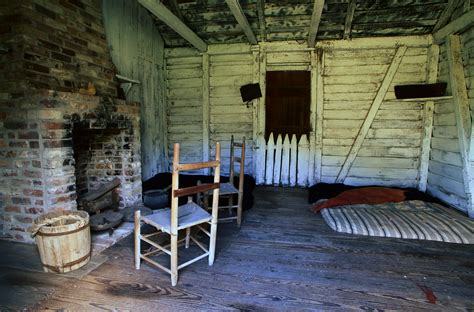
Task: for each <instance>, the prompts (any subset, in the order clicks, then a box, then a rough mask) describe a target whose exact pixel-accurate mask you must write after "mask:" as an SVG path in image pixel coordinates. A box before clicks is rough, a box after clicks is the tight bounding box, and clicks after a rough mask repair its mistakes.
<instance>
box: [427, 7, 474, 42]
mask: <svg viewBox="0 0 474 312" xmlns="http://www.w3.org/2000/svg"><path fill="white" fill-rule="evenodd" d="M472 25H474V10H470V11H469V12H467V13H464V15H461V17H459V18H457V19H455V20H454V21H452V22H451V23H449V24H448V25H446V26H444V27H443V28H441V29H440V30H438V31H437V32H435V33H434V34H433V41H434V43H436V44H441V43H442V42H443V41H445V39H446V37H447V36H448V35H451V34H456V33H461V32H463V31H464V30H466V29H468V28H469V27H471V26H472Z"/></svg>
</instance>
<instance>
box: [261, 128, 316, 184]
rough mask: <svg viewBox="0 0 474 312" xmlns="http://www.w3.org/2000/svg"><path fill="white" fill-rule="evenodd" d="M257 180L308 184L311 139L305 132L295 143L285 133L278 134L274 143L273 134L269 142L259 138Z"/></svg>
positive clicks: (263, 182) (293, 139)
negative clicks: (283, 134) (282, 135)
mask: <svg viewBox="0 0 474 312" xmlns="http://www.w3.org/2000/svg"><path fill="white" fill-rule="evenodd" d="M257 145H258V156H257V168H256V169H257V172H256V180H257V184H260V185H262V184H263V185H283V186H307V185H308V179H309V176H308V174H309V170H308V168H309V160H310V141H309V140H308V138H307V136H306V135H305V134H304V135H302V136H301V138H300V141H299V142H297V139H296V135H294V134H293V135H292V137H291V140H290V138H289V136H288V135H285V138H284V139H282V137H281V135H278V137H277V139H276V143H275V140H274V137H273V133H271V134H270V136H269V138H268V141H267V142H265V139H264V138H263V137H260V138H258V141H257Z"/></svg>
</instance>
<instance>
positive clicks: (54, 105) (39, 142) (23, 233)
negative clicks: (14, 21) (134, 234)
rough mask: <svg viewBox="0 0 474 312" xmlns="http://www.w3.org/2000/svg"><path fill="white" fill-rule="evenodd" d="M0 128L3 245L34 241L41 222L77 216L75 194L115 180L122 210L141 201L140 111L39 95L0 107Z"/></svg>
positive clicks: (106, 101)
mask: <svg viewBox="0 0 474 312" xmlns="http://www.w3.org/2000/svg"><path fill="white" fill-rule="evenodd" d="M0 121H1V123H0V132H2V133H4V135H3V137H1V138H0V170H1V171H0V172H1V173H0V175H1V182H0V189H1V190H2V192H3V194H1V200H0V209H1V211H3V214H2V216H1V218H2V222H1V228H0V232H1V236H2V237H3V238H6V239H13V240H19V241H31V238H30V237H29V234H28V232H27V228H28V227H29V226H30V225H31V222H32V221H33V219H34V218H35V217H37V216H38V214H42V213H46V212H49V211H56V210H75V209H76V208H77V203H76V199H77V196H78V194H77V193H78V192H77V190H79V191H80V192H85V191H87V190H88V189H93V188H95V187H97V186H98V184H100V183H103V182H105V181H109V180H111V179H113V178H115V177H117V178H119V179H120V181H121V185H120V187H119V189H118V194H119V196H120V206H121V207H125V206H129V205H132V204H134V203H136V202H139V201H141V165H140V126H139V104H138V103H128V102H125V101H123V100H116V99H114V100H111V99H110V98H107V97H105V98H102V97H98V96H88V95H82V94H78V93H67V92H57V91H39V92H35V93H34V94H33V95H31V96H28V97H25V98H22V99H17V100H12V103H11V105H2V107H1V108H0ZM74 143H75V144H76V145H75V146H76V148H73V146H74ZM78 151H81V153H80V155H79V154H78ZM75 152H76V156H77V158H75V157H74V156H75ZM88 160H89V161H88ZM76 174H77V176H78V178H76ZM76 185H77V186H78V187H79V188H78V187H77V186H76Z"/></svg>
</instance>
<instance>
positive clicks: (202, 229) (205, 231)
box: [197, 225, 211, 237]
mask: <svg viewBox="0 0 474 312" xmlns="http://www.w3.org/2000/svg"><path fill="white" fill-rule="evenodd" d="M197 227H198V228H199V229H200V230H201V231H203V232H204V234H206V235H207V236H209V237H211V233H209V231H207V230H206V229H205V228H203V227H202V226H200V225H197Z"/></svg>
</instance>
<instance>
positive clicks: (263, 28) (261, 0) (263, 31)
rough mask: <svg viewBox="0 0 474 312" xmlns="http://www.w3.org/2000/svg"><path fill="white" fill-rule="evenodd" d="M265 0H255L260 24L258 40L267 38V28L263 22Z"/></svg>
mask: <svg viewBox="0 0 474 312" xmlns="http://www.w3.org/2000/svg"><path fill="white" fill-rule="evenodd" d="M264 1H265V0H257V13H258V24H259V26H260V40H261V41H266V40H267V28H266V23H265V3H264Z"/></svg>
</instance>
